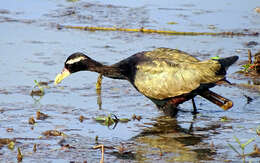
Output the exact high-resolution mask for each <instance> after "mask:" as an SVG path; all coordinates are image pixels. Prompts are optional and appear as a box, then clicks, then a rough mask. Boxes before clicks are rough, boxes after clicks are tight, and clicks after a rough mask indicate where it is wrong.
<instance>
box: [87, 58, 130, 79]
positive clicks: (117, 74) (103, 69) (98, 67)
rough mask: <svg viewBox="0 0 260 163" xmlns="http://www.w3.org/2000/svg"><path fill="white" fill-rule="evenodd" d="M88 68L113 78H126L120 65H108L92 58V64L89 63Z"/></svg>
mask: <svg viewBox="0 0 260 163" xmlns="http://www.w3.org/2000/svg"><path fill="white" fill-rule="evenodd" d="M88 70H89V71H93V72H97V73H100V74H102V75H104V76H106V77H109V78H113V79H126V77H125V76H124V75H123V74H122V73H121V71H120V69H119V68H118V67H116V66H107V65H104V64H102V63H100V62H98V61H95V60H92V62H91V64H90V65H88Z"/></svg>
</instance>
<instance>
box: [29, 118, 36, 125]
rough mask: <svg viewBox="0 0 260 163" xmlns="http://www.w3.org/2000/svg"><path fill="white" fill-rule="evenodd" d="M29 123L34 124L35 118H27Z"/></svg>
mask: <svg viewBox="0 0 260 163" xmlns="http://www.w3.org/2000/svg"><path fill="white" fill-rule="evenodd" d="M29 124H30V125H34V124H35V119H34V118H33V116H32V117H30V118H29Z"/></svg>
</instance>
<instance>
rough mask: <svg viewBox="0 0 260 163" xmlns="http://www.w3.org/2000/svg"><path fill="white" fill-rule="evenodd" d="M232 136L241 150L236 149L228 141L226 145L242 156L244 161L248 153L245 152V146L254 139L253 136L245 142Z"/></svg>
mask: <svg viewBox="0 0 260 163" xmlns="http://www.w3.org/2000/svg"><path fill="white" fill-rule="evenodd" d="M234 138H235V140H236V142H237V143H238V144H239V148H240V150H241V152H239V151H238V149H236V148H235V147H234V146H233V145H231V144H229V143H228V146H229V147H230V148H231V149H233V151H235V152H236V153H237V154H238V155H239V156H240V157H242V158H243V162H245V159H246V156H247V155H248V154H245V147H246V146H247V145H248V144H250V143H252V142H253V141H254V140H255V138H251V139H249V140H248V141H247V142H245V143H241V142H240V140H239V139H238V138H237V137H236V136H234Z"/></svg>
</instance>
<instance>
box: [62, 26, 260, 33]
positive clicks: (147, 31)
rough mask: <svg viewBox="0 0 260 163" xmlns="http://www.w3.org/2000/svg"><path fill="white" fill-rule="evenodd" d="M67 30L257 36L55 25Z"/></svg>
mask: <svg viewBox="0 0 260 163" xmlns="http://www.w3.org/2000/svg"><path fill="white" fill-rule="evenodd" d="M62 28H69V29H79V30H86V31H124V32H142V33H157V34H166V35H190V36H198V35H211V36H258V35H259V33H258V32H253V33H242V32H237V33H235V32H220V33H213V32H178V31H164V30H155V29H145V28H136V29H134V28H132V29H131V28H117V27H90V26H71V25H57V29H62Z"/></svg>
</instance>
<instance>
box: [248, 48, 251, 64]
mask: <svg viewBox="0 0 260 163" xmlns="http://www.w3.org/2000/svg"><path fill="white" fill-rule="evenodd" d="M248 64H252V53H251V50H250V49H248Z"/></svg>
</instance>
